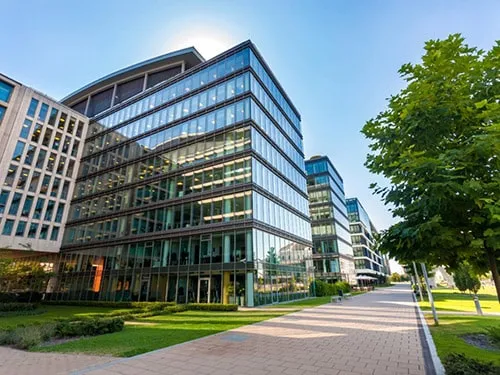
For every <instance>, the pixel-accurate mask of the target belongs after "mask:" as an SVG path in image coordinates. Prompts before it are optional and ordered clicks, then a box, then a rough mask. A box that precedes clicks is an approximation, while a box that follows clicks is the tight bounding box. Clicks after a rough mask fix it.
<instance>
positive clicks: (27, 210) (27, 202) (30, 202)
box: [21, 196, 34, 217]
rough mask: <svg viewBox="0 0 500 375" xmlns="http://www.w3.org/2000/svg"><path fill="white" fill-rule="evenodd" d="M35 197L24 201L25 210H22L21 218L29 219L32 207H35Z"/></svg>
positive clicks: (28, 197)
mask: <svg viewBox="0 0 500 375" xmlns="http://www.w3.org/2000/svg"><path fill="white" fill-rule="evenodd" d="M33 199H34V197H30V196H27V197H26V199H25V200H24V205H23V209H22V210H21V216H25V217H29V215H30V211H31V206H32V205H33Z"/></svg>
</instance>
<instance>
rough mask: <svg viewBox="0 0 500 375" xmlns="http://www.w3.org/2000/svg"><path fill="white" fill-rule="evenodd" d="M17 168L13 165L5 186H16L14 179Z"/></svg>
mask: <svg viewBox="0 0 500 375" xmlns="http://www.w3.org/2000/svg"><path fill="white" fill-rule="evenodd" d="M16 172H17V166H16V165H14V164H11V165H10V167H9V171H8V172H7V177H5V183H4V185H5V186H12V185H13V184H14V178H15V177H16Z"/></svg>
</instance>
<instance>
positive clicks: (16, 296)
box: [0, 292, 43, 303]
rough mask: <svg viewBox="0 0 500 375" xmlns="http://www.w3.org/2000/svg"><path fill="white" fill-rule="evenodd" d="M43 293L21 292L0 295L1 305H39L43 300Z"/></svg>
mask: <svg viewBox="0 0 500 375" xmlns="http://www.w3.org/2000/svg"><path fill="white" fill-rule="evenodd" d="M42 296H43V295H42V293H39V292H21V293H0V303H11V302H32V303H37V302H40V301H41V300H42Z"/></svg>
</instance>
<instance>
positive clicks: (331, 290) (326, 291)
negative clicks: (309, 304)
mask: <svg viewBox="0 0 500 375" xmlns="http://www.w3.org/2000/svg"><path fill="white" fill-rule="evenodd" d="M312 288H315V290H316V297H324V296H336V295H338V294H339V292H340V291H342V292H343V293H349V291H350V290H351V286H350V285H349V284H348V283H346V282H345V281H337V282H336V283H335V284H329V283H325V282H324V281H321V280H315V281H314V285H313V286H312Z"/></svg>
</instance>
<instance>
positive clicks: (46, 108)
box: [38, 103, 49, 122]
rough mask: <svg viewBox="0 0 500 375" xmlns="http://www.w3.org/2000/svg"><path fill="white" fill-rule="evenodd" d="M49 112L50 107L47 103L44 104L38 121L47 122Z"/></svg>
mask: <svg viewBox="0 0 500 375" xmlns="http://www.w3.org/2000/svg"><path fill="white" fill-rule="evenodd" d="M48 111H49V106H48V105H47V104H45V103H42V106H41V107H40V113H39V114H38V121H41V122H45V119H46V118H47V112H48Z"/></svg>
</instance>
